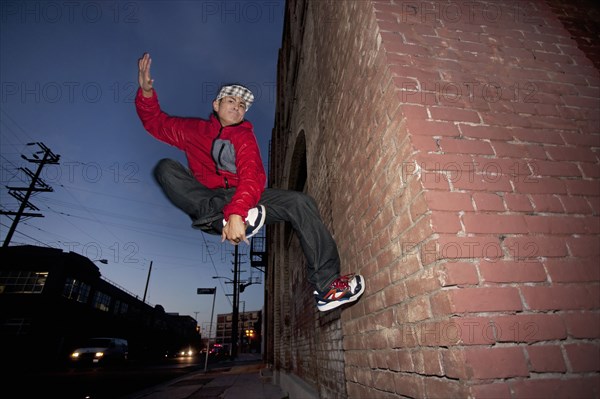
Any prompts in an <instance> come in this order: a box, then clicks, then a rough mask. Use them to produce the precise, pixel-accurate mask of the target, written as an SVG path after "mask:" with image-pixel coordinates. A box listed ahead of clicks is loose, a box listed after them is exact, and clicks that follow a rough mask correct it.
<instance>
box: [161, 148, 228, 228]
mask: <svg viewBox="0 0 600 399" xmlns="http://www.w3.org/2000/svg"><path fill="white" fill-rule="evenodd" d="M154 176H155V178H156V180H157V182H158V184H159V185H160V186H161V187H162V189H163V191H164V193H165V195H166V196H167V198H169V200H171V202H172V203H173V204H174V205H175V206H177V207H178V208H179V209H181V210H182V211H184V212H185V213H187V214H188V215H189V216H190V218H191V219H192V226H193V227H194V228H198V229H201V230H203V231H206V232H208V233H211V234H221V231H222V229H223V225H222V220H223V207H224V206H225V205H226V204H227V203H229V201H230V200H231V197H232V196H233V193H234V191H235V190H233V189H224V188H222V189H221V188H218V189H209V188H206V187H205V186H204V185H202V184H201V183H200V182H199V181H198V180H197V179H196V178H195V177H194V175H193V174H192V172H191V171H190V170H189V169H188V168H186V167H185V166H183V165H182V164H181V163H179V162H177V161H175V160H172V159H162V160H161V161H159V162H158V164H157V165H156V167H155V168H154Z"/></svg>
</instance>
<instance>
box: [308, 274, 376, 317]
mask: <svg viewBox="0 0 600 399" xmlns="http://www.w3.org/2000/svg"><path fill="white" fill-rule="evenodd" d="M363 292H365V279H364V278H363V276H361V275H360V274H347V275H345V276H340V277H338V278H336V279H335V280H334V281H333V283H331V284H330V285H329V289H328V290H326V291H315V292H314V295H315V299H316V301H317V308H319V310H320V311H321V312H325V311H327V310H331V309H335V308H337V307H338V306H341V305H345V304H347V303H351V302H354V301H356V300H357V299H358V298H359V297H360V296H361V295H362V294H363Z"/></svg>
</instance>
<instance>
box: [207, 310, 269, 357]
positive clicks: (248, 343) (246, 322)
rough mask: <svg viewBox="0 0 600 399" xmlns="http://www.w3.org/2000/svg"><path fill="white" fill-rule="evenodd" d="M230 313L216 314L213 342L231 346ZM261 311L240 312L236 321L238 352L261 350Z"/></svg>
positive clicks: (231, 324)
mask: <svg viewBox="0 0 600 399" xmlns="http://www.w3.org/2000/svg"><path fill="white" fill-rule="evenodd" d="M232 319H233V314H232V313H226V314H218V315H217V326H216V327H217V328H216V334H215V340H214V343H216V344H219V345H222V346H226V347H228V348H231V342H232V340H231V330H232V326H233V323H232ZM261 331H262V311H261V310H253V311H249V312H240V313H239V321H238V334H239V338H238V353H240V352H241V353H244V352H245V353H247V352H256V353H259V352H261V340H262V334H261Z"/></svg>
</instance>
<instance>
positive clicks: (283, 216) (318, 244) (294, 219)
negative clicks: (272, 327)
mask: <svg viewBox="0 0 600 399" xmlns="http://www.w3.org/2000/svg"><path fill="white" fill-rule="evenodd" d="M154 176H155V177H156V180H157V181H158V183H159V184H160V186H161V187H162V189H163V190H164V192H165V194H166V195H167V197H168V198H169V199H170V200H171V202H173V204H174V205H175V206H177V207H178V208H180V209H181V210H182V211H184V212H185V213H187V214H188V215H189V216H190V217H191V218H192V226H193V227H194V228H198V229H201V230H202V231H205V232H207V233H209V234H218V235H220V234H221V232H222V231H223V207H224V206H225V205H226V204H228V203H229V201H230V200H231V197H232V196H233V194H234V193H235V188H230V189H225V188H218V189H209V188H206V187H205V186H203V185H202V184H201V183H200V182H198V180H196V178H195V177H194V175H193V174H192V173H191V171H190V170H189V169H187V168H186V167H184V166H183V165H182V164H181V163H179V162H177V161H174V160H172V159H163V160H161V161H160V162H159V163H158V165H157V166H156V168H155V170H154ZM259 203H260V204H261V205H264V207H265V208H266V211H267V218H266V222H265V223H266V224H271V223H278V222H289V223H291V225H292V227H293V228H294V230H295V231H296V234H297V235H298V238H299V239H300V245H301V246H302V250H303V252H304V256H305V257H306V262H307V265H308V270H307V274H308V281H309V282H310V283H311V284H313V285H314V286H315V288H317V289H319V290H321V291H323V290H326V288H327V287H328V286H329V284H331V282H332V281H333V280H334V279H335V278H336V277H338V276H339V273H340V258H339V254H338V251H337V245H336V243H335V241H334V240H333V237H332V236H331V234H330V233H329V231H328V230H327V228H326V227H325V225H324V224H323V221H322V220H321V215H320V213H319V210H318V208H317V204H316V203H315V201H314V200H313V199H312V198H311V197H309V196H308V195H306V194H303V193H301V192H298V191H292V190H280V189H275V188H267V189H265V191H264V192H263V194H262V196H261V198H260V201H259Z"/></svg>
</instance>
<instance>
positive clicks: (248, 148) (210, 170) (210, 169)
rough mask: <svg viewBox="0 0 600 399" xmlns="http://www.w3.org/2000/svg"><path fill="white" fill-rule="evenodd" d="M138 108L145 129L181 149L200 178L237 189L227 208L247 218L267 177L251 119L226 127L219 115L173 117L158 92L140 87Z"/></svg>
mask: <svg viewBox="0 0 600 399" xmlns="http://www.w3.org/2000/svg"><path fill="white" fill-rule="evenodd" d="M135 107H136V110H137V113H138V116H139V117H140V119H141V121H142V124H143V125H144V128H145V129H146V130H147V131H148V132H149V133H150V134H151V135H152V136H154V137H155V138H157V139H158V140H160V141H163V142H165V143H167V144H170V145H172V146H175V147H177V148H179V149H180V150H182V151H183V152H184V153H185V155H186V157H187V160H188V166H189V168H190V170H191V171H192V173H193V174H194V176H195V177H196V179H197V180H198V181H199V182H200V183H202V184H203V185H204V186H206V187H207V188H231V187H235V188H236V191H235V194H234V195H233V198H232V199H231V202H230V203H229V204H227V205H226V206H225V207H224V208H223V213H224V215H225V220H228V219H229V216H230V215H240V216H241V217H242V218H246V216H248V210H249V209H250V208H254V207H255V206H256V205H257V204H258V201H259V199H260V196H261V194H262V193H263V191H264V188H265V182H266V175H265V170H264V167H263V164H262V160H261V157H260V150H259V149H258V145H257V143H256V137H255V136H254V128H253V127H252V124H251V123H250V122H249V121H246V120H244V121H242V122H241V123H239V124H236V125H231V126H226V127H222V126H221V123H220V122H219V120H218V118H217V117H215V116H214V115H211V116H210V118H209V120H204V119H196V118H180V117H172V116H169V115H167V114H166V113H164V112H163V111H161V109H160V105H159V103H158V97H157V95H156V91H154V90H153V95H152V97H144V95H143V94H142V91H141V89H139V90H138V92H137V95H136V98H135Z"/></svg>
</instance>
